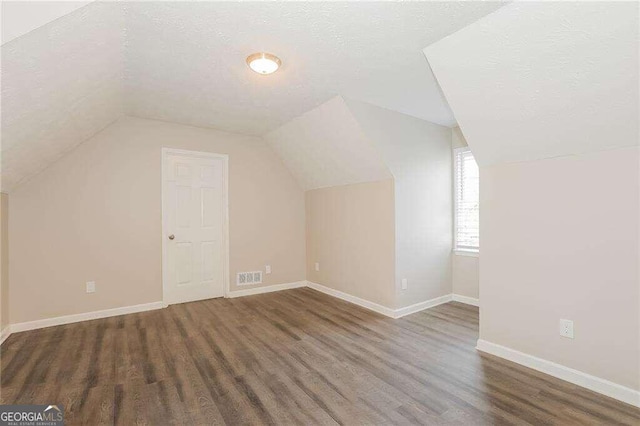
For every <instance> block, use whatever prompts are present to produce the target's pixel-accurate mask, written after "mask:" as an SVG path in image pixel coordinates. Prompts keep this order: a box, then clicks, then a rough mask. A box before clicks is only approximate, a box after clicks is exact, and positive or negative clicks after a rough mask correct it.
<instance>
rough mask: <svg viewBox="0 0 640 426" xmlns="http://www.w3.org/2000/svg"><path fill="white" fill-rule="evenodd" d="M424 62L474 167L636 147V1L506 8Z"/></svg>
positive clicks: (439, 46) (436, 48)
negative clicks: (453, 120)
mask: <svg viewBox="0 0 640 426" xmlns="http://www.w3.org/2000/svg"><path fill="white" fill-rule="evenodd" d="M424 53H425V55H426V57H427V59H428V61H429V63H430V65H431V68H432V69H433V72H434V73H435V75H436V77H437V79H438V82H439V83H440V85H441V87H442V90H443V92H444V94H445V96H446V98H447V100H448V102H449V105H450V106H451V108H452V109H453V111H454V112H455V114H456V118H457V120H458V123H459V124H460V128H461V129H462V130H463V132H464V135H465V136H466V139H467V142H468V143H469V146H470V147H471V149H472V150H473V152H474V155H475V157H476V159H477V160H478V162H479V163H480V165H483V166H487V165H492V164H498V163H504V162H514V161H528V160H536V159H541V158H549V157H554V156H560V155H568V154H579V153H585V152H589V151H598V150H605V149H612V148H617V147H624V146H631V145H637V144H638V143H639V142H638V113H639V109H638V78H639V77H638V76H639V69H638V3H637V2H516V3H511V4H509V5H507V6H505V7H503V8H501V9H500V10H498V11H496V12H494V13H493V14H491V15H489V16H487V17H485V18H483V19H481V20H479V21H478V22H476V23H474V24H471V25H469V26H468V27H466V28H464V29H462V30H460V31H458V32H457V33H455V34H453V35H451V36H449V37H446V38H444V39H443V40H440V41H439V42H436V43H434V44H432V45H431V46H429V47H427V48H426V49H424Z"/></svg>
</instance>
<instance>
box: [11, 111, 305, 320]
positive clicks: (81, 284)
mask: <svg viewBox="0 0 640 426" xmlns="http://www.w3.org/2000/svg"><path fill="white" fill-rule="evenodd" d="M162 147H172V148H181V149H189V150H195V151H207V152H216V153H221V154H228V155H229V239H230V276H231V289H232V290H235V289H236V287H235V280H234V279H233V277H235V275H236V273H237V272H241V271H255V270H264V266H265V265H267V264H269V265H271V268H272V273H271V274H269V275H264V276H263V278H264V284H263V285H270V284H281V283H289V282H295V281H301V280H304V279H305V218H304V215H305V212H304V193H303V192H302V190H300V188H298V186H297V185H296V183H295V181H294V179H293V178H292V176H291V175H290V173H289V171H288V170H286V168H285V167H284V165H283V164H282V163H281V161H280V160H279V159H278V158H277V156H276V155H275V154H274V153H273V152H272V151H271V150H270V149H269V147H268V146H267V144H266V143H265V141H264V140H263V139H261V138H257V137H249V136H241V135H235V134H231V133H225V132H220V131H216V130H211V129H203V128H196V127H190V126H183V125H178V124H172V123H165V122H160V121H153V120H142V119H137V118H129V117H125V118H123V119H120V120H119V121H117V122H116V123H115V124H113V125H111V126H109V127H108V128H107V129H105V130H104V131H102V132H101V133H99V134H98V135H96V136H95V137H93V138H91V139H90V140H88V141H87V142H85V143H83V144H81V145H80V146H78V147H77V148H76V149H75V150H73V151H71V152H70V153H68V154H67V155H66V156H65V157H63V158H62V159H61V160H60V161H58V162H56V163H54V164H53V165H52V166H51V167H49V168H47V169H46V170H45V171H43V172H42V173H40V174H39V175H37V176H36V177H34V178H33V179H32V180H30V181H29V182H27V183H25V184H24V185H21V186H19V187H18V188H16V189H15V191H14V192H12V193H11V203H10V205H9V210H10V217H11V221H10V223H9V228H10V235H11V241H10V245H11V246H10V247H11V248H10V253H9V274H10V275H9V278H10V282H9V290H10V293H11V304H10V318H11V323H12V324H14V323H20V322H25V321H32V320H39V319H45V318H52V317H56V316H62V315H70V314H77V313H83V312H91V311H96V310H102V309H110V308H117V307H122V306H130V305H136V304H142V303H150V302H158V301H160V300H162V274H161V272H162V268H161V242H162V234H161V148H162ZM86 281H96V285H97V291H96V293H93V294H87V293H86V292H85V282H86ZM242 288H243V289H245V288H247V287H242Z"/></svg>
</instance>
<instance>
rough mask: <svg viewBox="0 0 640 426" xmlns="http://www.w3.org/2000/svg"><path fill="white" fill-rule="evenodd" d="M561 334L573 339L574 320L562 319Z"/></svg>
mask: <svg viewBox="0 0 640 426" xmlns="http://www.w3.org/2000/svg"><path fill="white" fill-rule="evenodd" d="M560 335H561V336H562V337H568V338H569V339H573V321H571V320H568V319H561V320H560Z"/></svg>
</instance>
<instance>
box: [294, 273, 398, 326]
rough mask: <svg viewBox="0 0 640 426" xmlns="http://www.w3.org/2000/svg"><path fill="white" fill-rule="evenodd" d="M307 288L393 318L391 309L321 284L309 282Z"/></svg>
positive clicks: (393, 313)
mask: <svg viewBox="0 0 640 426" xmlns="http://www.w3.org/2000/svg"><path fill="white" fill-rule="evenodd" d="M307 287H309V288H312V289H314V290H317V291H319V292H321V293H324V294H328V295H329V296H333V297H337V298H338V299H342V300H345V301H347V302H349V303H353V304H354V305H358V306H361V307H363V308H366V309H369V310H370V311H374V312H377V313H379V314H382V315H385V316H387V317H390V318H395V311H394V310H393V309H391V308H387V307H386V306H382V305H379V304H377V303H374V302H370V301H368V300H365V299H361V298H359V297H356V296H352V295H350V294H347V293H343V292H341V291H338V290H334V289H332V288H329V287H325V286H323V285H322V284H317V283H314V282H311V281H307Z"/></svg>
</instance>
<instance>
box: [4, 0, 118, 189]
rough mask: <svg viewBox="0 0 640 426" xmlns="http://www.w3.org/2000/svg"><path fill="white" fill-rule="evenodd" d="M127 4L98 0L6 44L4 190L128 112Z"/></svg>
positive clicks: (36, 171)
mask: <svg viewBox="0 0 640 426" xmlns="http://www.w3.org/2000/svg"><path fill="white" fill-rule="evenodd" d="M122 34H123V26H122V8H121V7H118V6H117V5H115V4H112V3H93V4H91V5H88V6H86V7H83V8H81V9H79V10H77V11H75V12H73V13H71V14H69V15H66V16H64V17H63V18H60V19H57V20H55V21H53V22H51V23H49V24H47V25H45V26H43V27H40V28H38V29H36V30H33V31H31V32H29V33H28V34H26V35H23V36H22V37H18V38H16V39H14V40H12V41H9V42H8V43H5V44H4V45H2V95H1V96H2V189H3V190H5V191H6V190H8V189H11V188H13V187H15V186H16V185H17V184H18V183H19V182H20V181H21V180H23V179H27V178H29V177H30V176H32V175H33V174H35V173H38V172H39V171H40V170H42V169H44V168H45V167H47V166H49V165H50V164H51V163H52V162H53V161H55V160H56V159H58V158H59V157H61V156H62V155H63V154H64V153H65V152H67V151H69V150H70V149H72V148H74V147H75V146H77V145H78V144H80V143H82V142H83V141H85V140H86V139H88V138H89V137H91V136H92V135H94V134H95V133H96V132H98V131H100V130H101V129H103V128H104V127H105V126H107V125H109V124H110V123H111V122H113V121H114V120H115V119H116V118H118V117H119V116H120V115H121V113H122V102H121V92H122V59H123V50H122V46H123V41H122Z"/></svg>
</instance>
